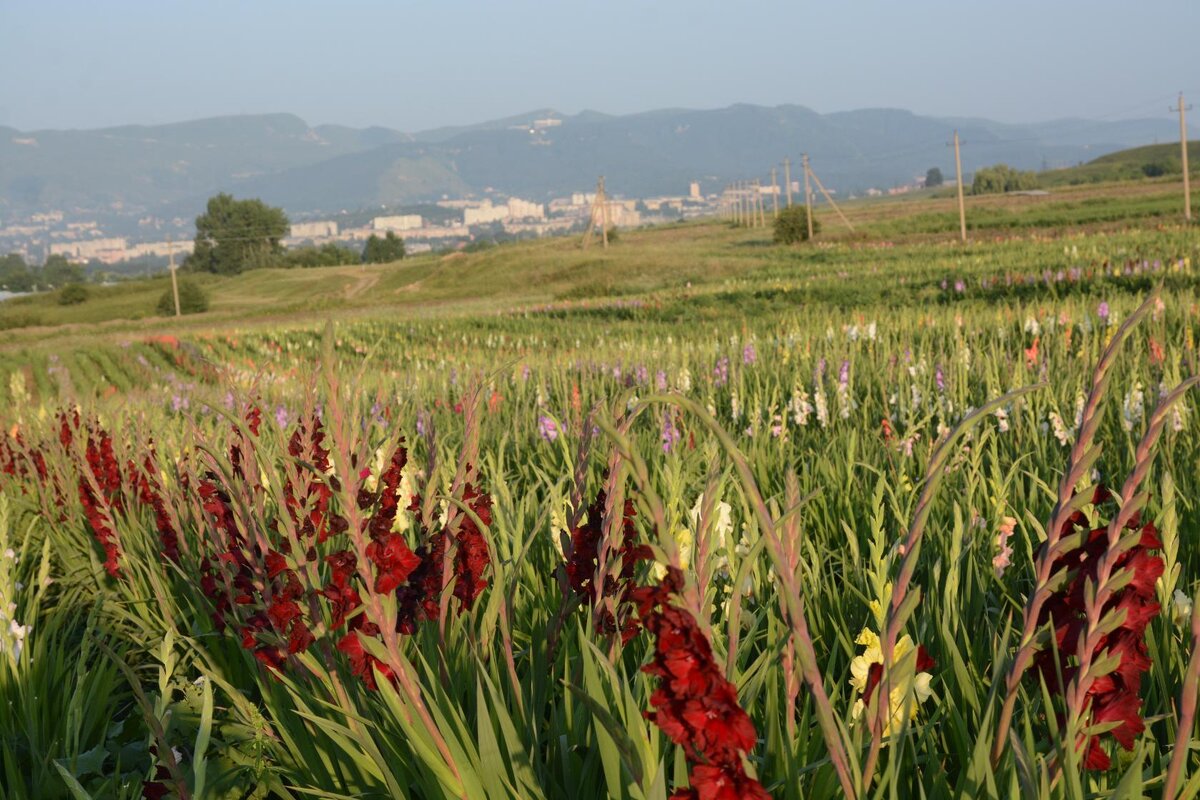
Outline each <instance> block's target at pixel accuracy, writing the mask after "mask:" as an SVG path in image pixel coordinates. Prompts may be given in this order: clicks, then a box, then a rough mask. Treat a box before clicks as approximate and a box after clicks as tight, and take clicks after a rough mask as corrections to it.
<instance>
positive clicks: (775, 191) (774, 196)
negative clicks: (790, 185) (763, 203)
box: [771, 167, 779, 218]
mask: <svg viewBox="0 0 1200 800" xmlns="http://www.w3.org/2000/svg"><path fill="white" fill-rule="evenodd" d="M775 174H776V169H775V167H771V217H772V218H775V217H778V216H779V182H778V181H776V180H775Z"/></svg>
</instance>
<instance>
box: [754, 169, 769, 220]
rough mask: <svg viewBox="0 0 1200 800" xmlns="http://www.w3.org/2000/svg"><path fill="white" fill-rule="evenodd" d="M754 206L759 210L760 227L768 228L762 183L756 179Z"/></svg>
mask: <svg viewBox="0 0 1200 800" xmlns="http://www.w3.org/2000/svg"><path fill="white" fill-rule="evenodd" d="M754 205H755V207H756V208H757V209H758V227H760V228H765V227H767V212H766V209H765V208H763V199H762V181H761V180H759V179H758V178H755V179H754Z"/></svg>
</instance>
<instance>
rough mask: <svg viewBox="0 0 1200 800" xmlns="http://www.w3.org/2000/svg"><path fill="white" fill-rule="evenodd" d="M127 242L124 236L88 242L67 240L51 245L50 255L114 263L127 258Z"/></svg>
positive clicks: (74, 259)
mask: <svg viewBox="0 0 1200 800" xmlns="http://www.w3.org/2000/svg"><path fill="white" fill-rule="evenodd" d="M125 249H126V242H125V239H124V238H123V237H111V238H107V239H91V240H89V241H86V242H66V243H63V244H52V245H50V255H52V256H65V257H66V258H67V259H68V260H70V261H91V260H93V259H95V260H96V261H101V262H103V263H105V264H112V263H114V262H116V261H121V260H123V259H124V258H125Z"/></svg>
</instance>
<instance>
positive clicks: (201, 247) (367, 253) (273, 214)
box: [183, 193, 404, 275]
mask: <svg viewBox="0 0 1200 800" xmlns="http://www.w3.org/2000/svg"><path fill="white" fill-rule="evenodd" d="M290 227H291V223H290V221H289V220H288V218H287V214H285V213H284V211H283V209H282V208H276V207H274V206H269V205H267V204H266V203H264V202H263V201H262V200H259V199H257V198H253V199H249V200H236V199H234V197H233V196H232V195H229V194H225V193H221V194H218V195H217V196H215V197H212V198H210V199H209V201H208V205H207V206H206V208H205V211H204V213H203V214H201V215H200V216H198V217H196V239H195V242H194V247H193V249H192V253H191V254H190V255H189V256H188V257H187V258H186V259H185V260H184V263H183V268H184V269H186V270H191V271H195V272H211V273H213V274H214V275H237V274H238V273H240V272H244V271H245V270H249V269H260V268H263V267H282V268H290V267H332V266H340V265H343V264H355V263H358V262H360V261H361V262H363V263H371V264H380V263H387V262H389V261H398V260H399V259H401V258H403V257H404V240H403V239H401V238H400V237H398V236H396V234H395V233H392V232H391V231H389V232H388V233H387V235H386V236H384V237H382V238H380V237H378V236H375V235H372V236H371V238H370V239H368V240H367V243H366V245H365V246H364V247H363V249H362V251H361V252H359V251H357V250H351V249H349V248H348V247H345V246H344V245H341V244H336V243H328V244H323V245H320V246H317V247H314V246H307V247H297V248H294V249H292V250H286V249H285V248H284V247H283V243H282V242H283V239H284V237H286V236H287V235H288V231H289V230H290Z"/></svg>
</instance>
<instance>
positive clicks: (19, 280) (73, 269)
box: [0, 253, 86, 292]
mask: <svg viewBox="0 0 1200 800" xmlns="http://www.w3.org/2000/svg"><path fill="white" fill-rule="evenodd" d="M85 277H86V275H85V274H84V270H83V267H81V266H80V265H78V264H72V263H71V262H70V261H67V259H66V257H65V256H62V255H58V254H55V255H52V256H50V257H49V258H47V259H46V263H45V264H43V265H42V266H40V267H37V266H31V265H29V264H26V263H25V259H24V258H23V257H22V256H21V254H20V253H9V254H8V255H6V256H4V257H3V258H0V289H4V290H5V291H9V292H36V291H40V290H45V289H61V288H62V287H64V286H67V285H70V284H73V283H82V282H83V280H84V278H85Z"/></svg>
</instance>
